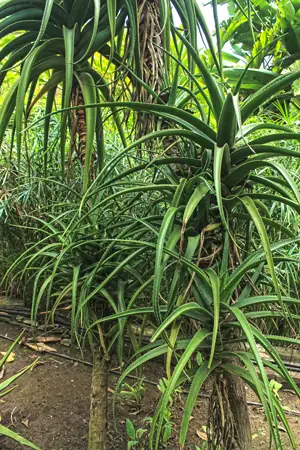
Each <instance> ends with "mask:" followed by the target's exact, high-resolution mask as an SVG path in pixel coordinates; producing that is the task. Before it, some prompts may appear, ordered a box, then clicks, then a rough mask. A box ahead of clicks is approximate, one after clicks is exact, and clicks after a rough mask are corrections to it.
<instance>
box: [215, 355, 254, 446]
mask: <svg viewBox="0 0 300 450" xmlns="http://www.w3.org/2000/svg"><path fill="white" fill-rule="evenodd" d="M227 362H228V360H227ZM230 362H231V363H233V364H239V361H237V360H232V361H230ZM208 418H209V419H208V427H207V434H208V448H209V450H217V449H219V448H220V447H221V448H222V449H223V448H224V449H226V450H250V449H251V448H252V434H251V425H250V417H249V412H248V407H247V398H246V390H245V383H244V381H243V380H242V379H241V378H239V377H238V376H236V375H233V374H230V373H228V372H226V373H219V374H217V375H216V378H215V381H214V385H213V391H212V394H211V398H210V401H209V412H208Z"/></svg>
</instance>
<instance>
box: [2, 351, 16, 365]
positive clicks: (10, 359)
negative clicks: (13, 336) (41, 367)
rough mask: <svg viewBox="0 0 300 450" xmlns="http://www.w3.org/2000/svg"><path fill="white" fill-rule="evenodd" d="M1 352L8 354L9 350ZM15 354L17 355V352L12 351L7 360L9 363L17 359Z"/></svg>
mask: <svg viewBox="0 0 300 450" xmlns="http://www.w3.org/2000/svg"><path fill="white" fill-rule="evenodd" d="M0 354H1V355H2V356H6V354H7V352H0ZM15 355H16V354H15V353H14V352H11V353H10V355H9V356H8V358H7V360H6V362H8V363H11V362H13V361H14V360H15Z"/></svg>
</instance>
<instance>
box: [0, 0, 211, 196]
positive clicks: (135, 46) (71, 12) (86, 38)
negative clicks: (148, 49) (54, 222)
mask: <svg viewBox="0 0 300 450" xmlns="http://www.w3.org/2000/svg"><path fill="white" fill-rule="evenodd" d="M172 5H173V7H174V8H175V10H176V11H177V13H178V15H179V17H180V18H181V20H182V22H183V23H184V25H185V27H186V29H187V36H188V40H189V42H191V44H192V45H194V46H196V42H197V41H196V39H197V38H196V33H197V24H199V22H200V24H203V26H204V31H205V34H206V36H208V37H209V42H210V43H211V37H210V34H209V31H208V29H207V28H205V22H204V19H203V17H202V14H201V11H200V9H199V7H198V6H197V3H196V2H195V1H194V0H189V1H188V2H183V3H182V4H179V3H178V2H176V1H175V2H171V1H167V2H165V1H158V2H157V3H156V4H155V7H154V13H155V14H156V16H157V17H156V21H157V20H158V21H159V22H161V27H162V30H161V31H162V32H161V43H162V45H163V46H164V48H165V49H166V50H167V51H169V50H170V26H171V25H170V24H171V17H172V11H173V9H172ZM140 7H141V5H138V4H137V3H135V2H133V1H131V0H124V1H121V2H116V1H112V2H106V1H105V2H100V1H99V0H94V1H93V2H90V3H89V5H88V6H87V5H84V4H83V3H82V1H80V0H74V1H59V0H57V1H56V0H46V1H42V0H35V1H33V2H26V1H23V0H10V1H8V2H5V4H4V5H2V6H1V7H0V19H2V20H1V23H0V39H4V38H5V39H6V45H4V46H3V48H2V49H1V52H0V61H2V62H3V64H2V66H1V69H0V72H1V74H0V87H1V86H2V85H3V82H4V81H5V78H6V76H7V74H8V73H9V71H10V70H12V69H13V68H16V67H20V68H21V70H20V76H19V77H17V78H16V81H15V83H14V84H13V86H12V87H11V89H10V91H9V93H8V94H7V96H6V98H5V100H4V105H3V108H2V110H1V115H0V144H1V143H2V142H3V137H4V134H5V131H6V129H7V127H8V125H9V122H10V119H11V118H12V115H13V113H14V112H15V119H14V127H15V139H16V146H17V153H18V161H19V162H20V158H21V151H22V141H23V139H25V140H26V133H25V134H24V128H26V124H27V122H28V120H29V117H30V112H31V111H32V109H33V107H34V106H35V104H36V102H37V101H38V100H39V99H40V98H41V97H44V96H46V101H45V114H46V115H47V114H49V113H50V112H51V111H52V110H54V109H55V103H56V102H55V97H56V95H57V93H58V87H61V88H62V95H61V105H62V108H65V107H68V106H70V105H75V106H79V108H78V109H77V111H76V112H75V115H71V116H70V117H69V120H70V122H71V127H70V128H71V136H70V151H69V153H70V155H69V161H70V160H72V158H73V157H74V153H75V155H76V156H77V158H78V160H79V161H80V162H81V163H82V165H83V191H85V190H86V189H87V186H88V184H89V181H90V179H91V178H92V172H93V169H92V166H93V164H92V162H93V158H94V155H95V152H94V149H93V141H94V138H96V139H97V155H98V165H99V167H100V168H102V167H103V162H104V158H105V155H104V145H103V122H102V115H101V108H100V107H98V106H95V107H94V108H90V109H85V108H84V105H86V104H90V103H97V101H99V98H102V99H104V100H106V101H108V100H112V99H113V93H114V91H115V89H110V88H109V83H110V82H109V80H108V81H106V80H105V76H104V73H105V72H107V71H109V70H110V66H111V65H113V67H114V68H115V71H116V72H117V71H118V75H117V77H120V73H122V72H124V70H123V69H124V67H125V74H126V73H128V70H130V74H131V75H130V76H132V77H133V78H132V81H133V83H134V84H135V85H136V83H135V81H136V79H137V80H140V78H145V76H144V75H143V73H142V72H143V71H144V70H145V68H144V67H142V64H143V59H144V57H145V55H144V51H143V46H142V45H140V43H139V38H138V36H139V27H140V26H142V24H140V23H139V17H140V14H139V8H140ZM127 24H129V27H127ZM145 32H146V33H147V32H148V33H150V30H148V31H147V30H145ZM7 41H8V42H7ZM143 45H144V44H143ZM211 48H212V49H213V46H212V44H211ZM213 54H214V53H213ZM98 55H99V56H100V58H101V61H102V60H105V62H104V63H103V64H102V65H101V66H100V68H99V66H97V63H96V62H95V59H96V57H98ZM141 55H142V56H141ZM164 58H165V60H166V64H167V65H166V67H168V65H169V63H168V61H169V60H170V58H169V56H168V54H167V53H166V54H165V57H164ZM127 66H128V69H127ZM132 69H133V71H134V72H133V71H132ZM49 73H50V76H48V74H49ZM42 78H45V79H46V82H44V83H42V81H41V80H42ZM137 85H138V86H139V84H138V83H137ZM36 87H39V92H38V94H37V95H35V90H36ZM155 95H156V96H157V95H158V94H157V93H156V94H155ZM81 106H83V107H81ZM112 114H113V116H114V118H115V121H116V125H117V127H118V130H119V132H120V135H121V137H122V140H123V143H124V144H125V142H126V138H125V133H124V130H123V127H122V124H121V121H120V118H119V115H118V113H117V111H116V110H115V109H114V107H112ZM67 126H68V117H67V115H66V114H62V116H61V130H60V151H61V171H62V177H64V176H65V163H66V160H67V155H66V153H67V152H66V141H67V139H68V138H67ZM49 129H50V123H49V120H48V119H46V120H45V122H44V155H45V161H44V165H45V172H46V170H47V166H48V142H49Z"/></svg>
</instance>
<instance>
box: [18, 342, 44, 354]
mask: <svg viewBox="0 0 300 450" xmlns="http://www.w3.org/2000/svg"><path fill="white" fill-rule="evenodd" d="M22 344H23V345H25V346H26V347H28V348H30V349H31V350H34V351H35V352H40V351H41V350H40V349H39V347H38V346H37V345H36V344H30V343H29V342H22Z"/></svg>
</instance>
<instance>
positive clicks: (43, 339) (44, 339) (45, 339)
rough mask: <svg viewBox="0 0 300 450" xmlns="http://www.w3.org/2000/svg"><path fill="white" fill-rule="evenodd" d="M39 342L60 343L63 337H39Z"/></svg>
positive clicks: (37, 339)
mask: <svg viewBox="0 0 300 450" xmlns="http://www.w3.org/2000/svg"><path fill="white" fill-rule="evenodd" d="M36 341H37V342H40V343H47V342H60V341H61V337H57V336H39V337H37V338H36Z"/></svg>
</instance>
